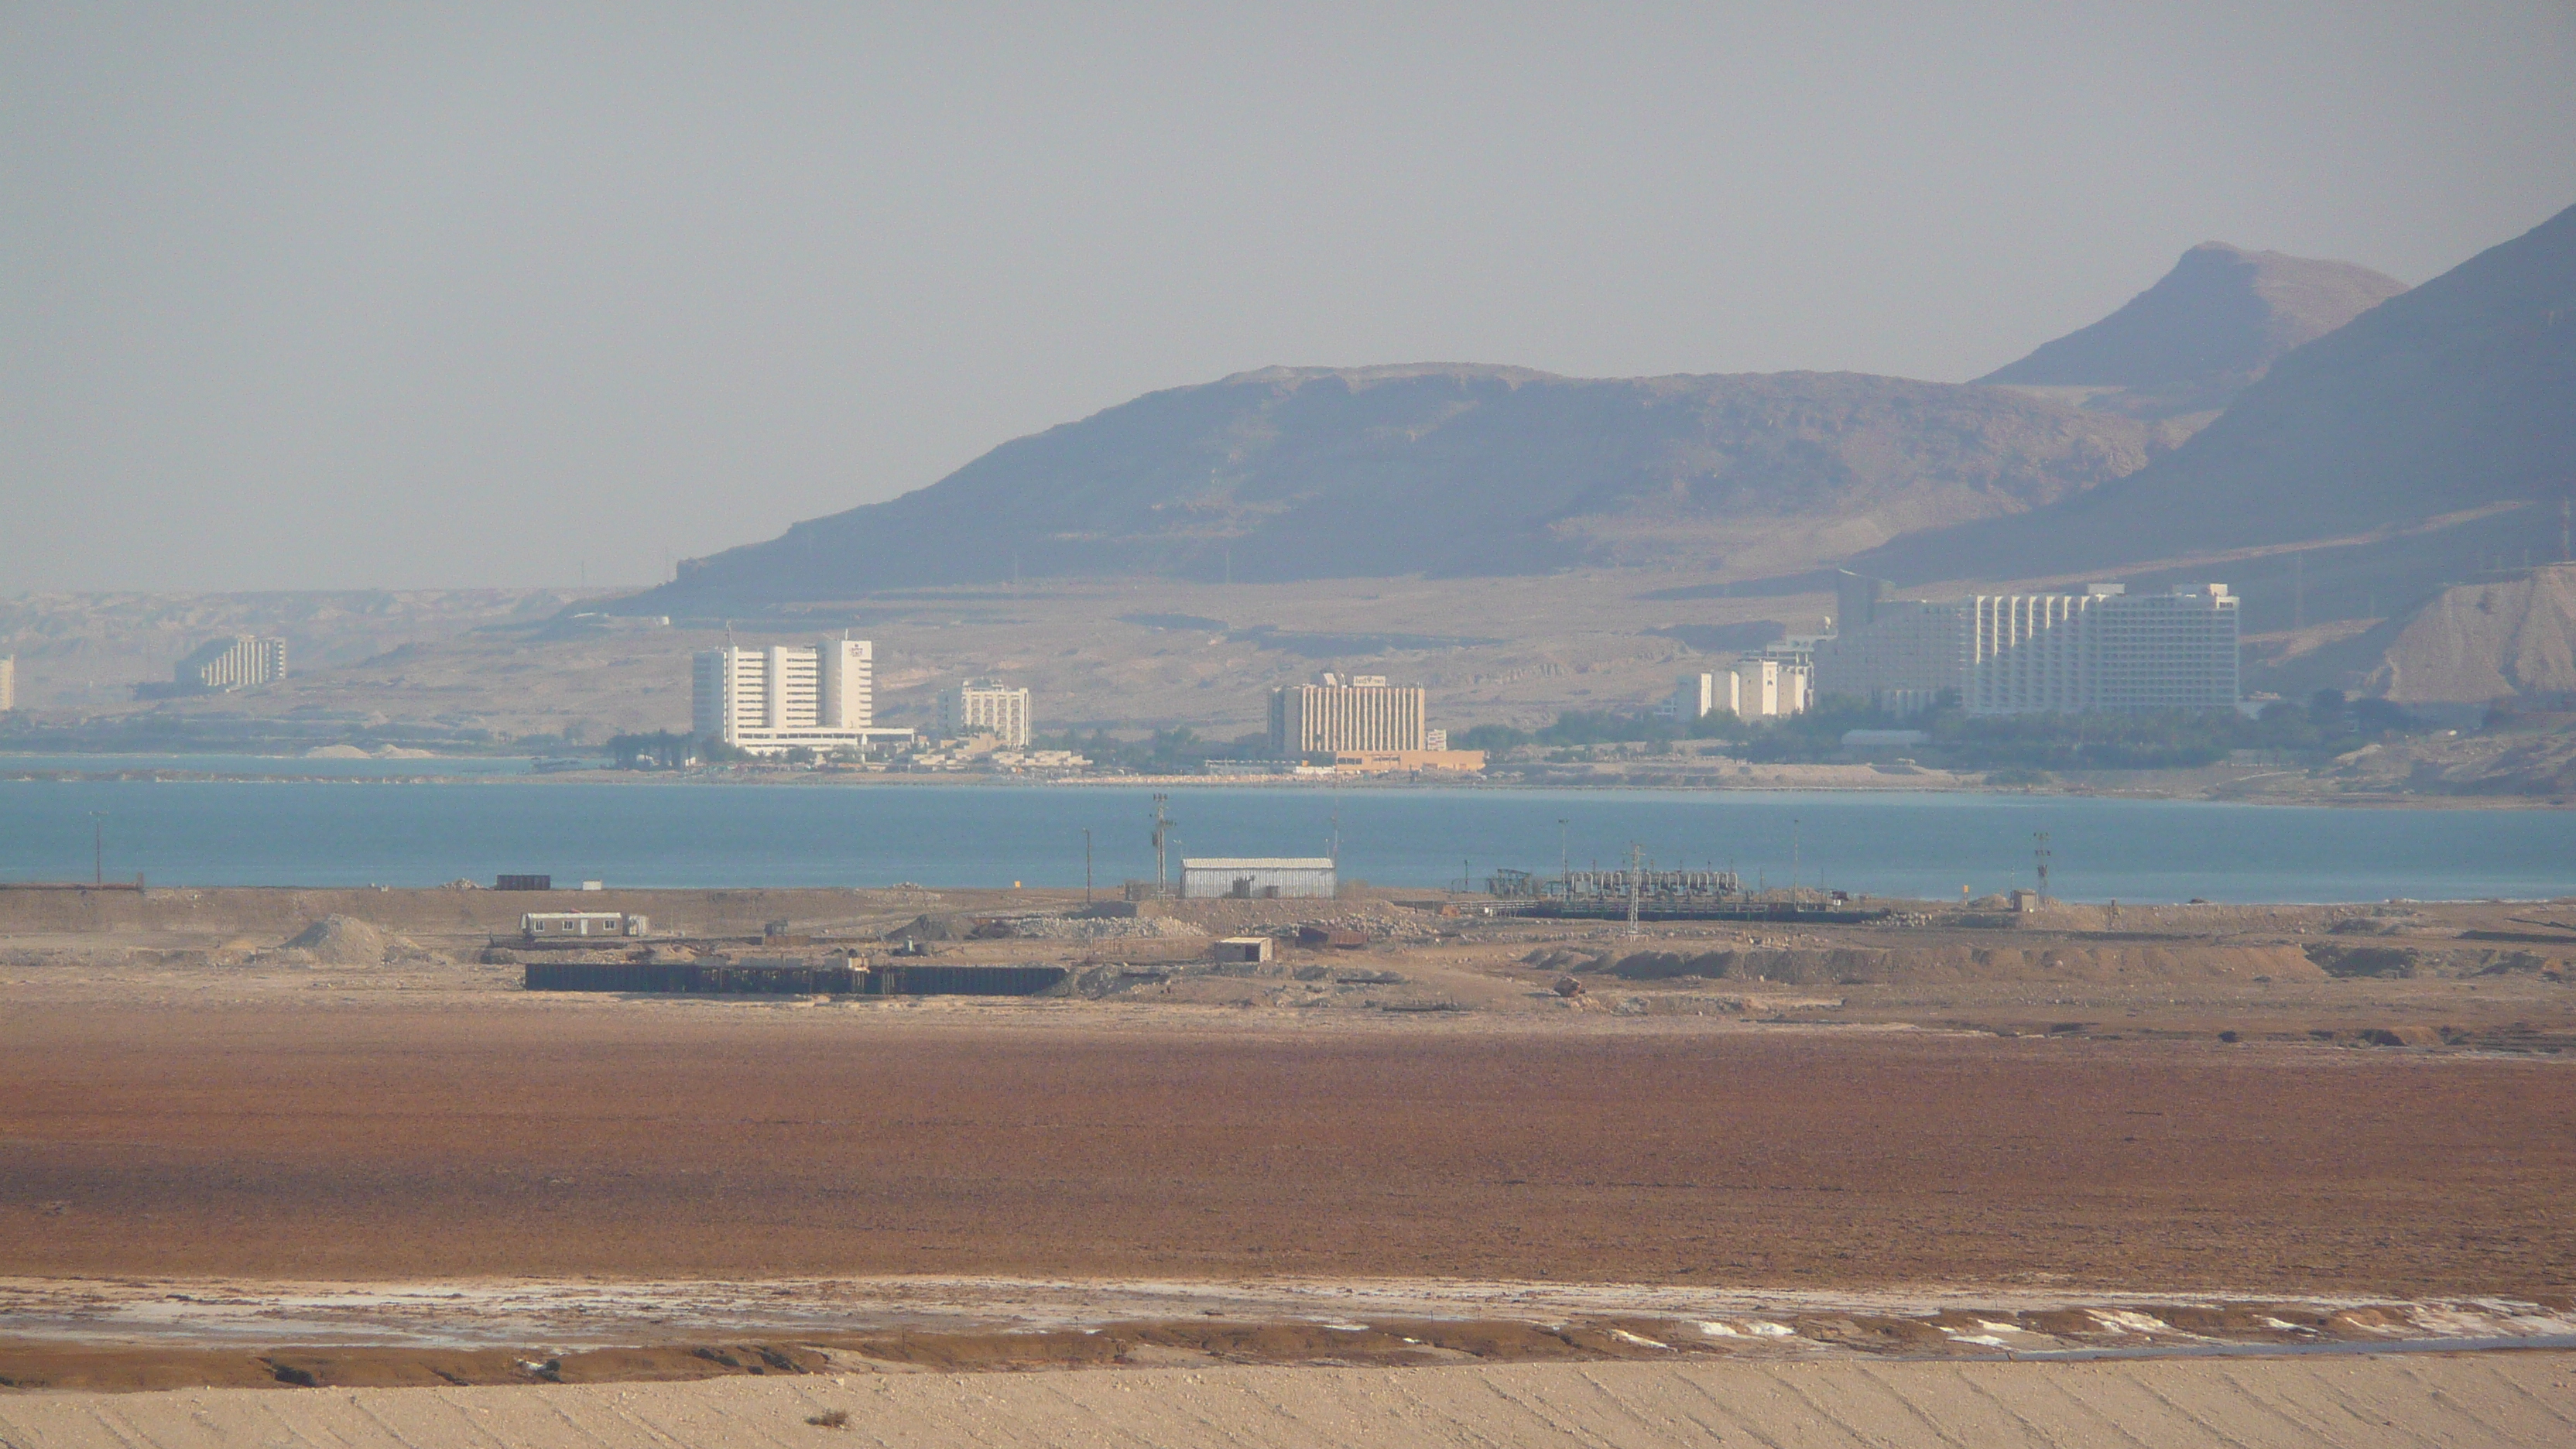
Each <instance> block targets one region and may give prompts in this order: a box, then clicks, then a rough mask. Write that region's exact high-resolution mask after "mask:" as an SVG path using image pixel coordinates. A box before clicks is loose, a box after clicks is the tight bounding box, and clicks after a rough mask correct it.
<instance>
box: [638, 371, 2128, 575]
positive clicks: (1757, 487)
mask: <svg viewBox="0 0 2576 1449" xmlns="http://www.w3.org/2000/svg"><path fill="white" fill-rule="evenodd" d="M2150 451H2151V445H2150V438H2149V433H2148V430H2147V429H2146V428H2145V427H2144V426H2143V425H2141V424H2139V423H2136V422H2134V421H2132V420H2130V419H2127V418H2122V417H2117V416H2113V415H2110V414H2105V413H2088V412H2083V411H2080V410H2078V409H2075V408H2071V407H2067V406H2065V405H2063V404H2060V403H2057V402H2054V401H2049V400H2045V399H2039V398H2033V397H2028V396H2025V395H2021V394H2018V393H2014V392H2011V391H2008V390H2004V389H1997V388H1985V387H1975V386H1958V385H1952V384H1945V383H1930V382H1914V381H1909V380H1906V379H1903V378H1889V377H1871V376H1865V375H1862V374H1857V373H1779V374H1761V375H1744V376H1721V377H1659V378H1624V379H1588V378H1569V377H1557V376H1553V375H1550V374H1547V373H1541V372H1532V371H1529V370H1527V369H1522V368H1509V367H1481V366H1453V365H1423V366H1404V367H1365V368H1284V367H1283V368H1267V369H1264V370H1262V371H1258V372H1247V373H1242V374H1239V375H1237V376H1234V377H1229V378H1225V379H1223V380H1221V381H1217V382H1212V383H1208V384H1205V385H1203V386H1199V387H1186V388H1176V389H1173V390H1171V391H1168V392H1158V393H1152V394H1148V395H1147V396H1145V397H1141V398H1138V399H1136V400H1135V401H1133V402H1130V403H1126V404H1124V405H1122V406H1119V407H1115V408H1111V409H1109V410H1108V411H1106V412H1102V413H1099V414H1096V415H1094V416H1092V417H1089V418H1085V419H1082V420H1081V421H1079V422H1073V423H1067V424H1065V425H1063V426H1061V427H1057V428H1051V429H1049V430H1047V431H1046V432H1043V433H1040V434H1037V435H1036V436H1034V437H1027V438H1021V439H1017V440H1015V441H1012V442H1009V443H1005V444H1003V445H1002V446H1000V447H998V448H995V449H994V450H993V451H992V452H990V453H987V454H986V455H984V456H983V457H982V458H979V459H977V460H976V461H974V462H972V463H970V464H968V465H967V466H965V467H964V468H961V469H959V470H958V471H957V472H956V473H954V474H951V475H950V476H949V477H947V478H944V479H942V480H940V481H939V482H937V483H934V484H932V485H931V486H929V487H927V488H923V489H921V490H919V491H917V492H913V493H909V494H906V495H904V496H903V497H901V498H898V499H895V500H893V501H892V502H888V503H879V504H870V505H868V506H865V507H861V508H854V509H852V510H850V511H848V512H846V513H840V514H835V515H832V516H831V517H828V518H821V519H815V520H812V521H809V522H805V523H800V524H798V525H796V526H795V527H794V528H791V529H790V530H788V532H787V534H786V535H785V536H784V537H782V538H779V539H776V540H773V541H771V542H769V543H764V544H757V545H752V546H750V547H746V548H739V549H733V550H730V551H728V552H725V553H721V554H717V555H715V556H713V557H711V558H705V559H697V560H691V561H690V562H689V563H687V564H686V565H684V566H683V568H682V570H681V574H680V577H679V579H678V581H677V582H675V583H672V584H670V585H667V586H665V587H662V588H659V589H655V590H652V591H650V592H648V593H645V594H642V595H639V596H637V597H635V598H633V599H630V600H628V601H626V602H625V603H623V604H621V605H620V606H619V607H621V608H624V609H627V610H630V611H634V612H642V613H652V614H672V615H704V614H707V613H710V612H722V611H725V610H736V611H739V610H742V609H746V608H751V607H758V606H765V605H773V604H777V603H781V602H786V601H800V600H801V601H818V600H842V599H852V598H857V597H860V596H863V595H866V594H869V593H873V592H876V591H879V590H883V589H889V588H901V587H907V586H915V585H925V584H942V583H944V584H957V583H987V582H995V581H1008V580H1011V579H1014V578H1041V577H1053V576H1092V577H1097V576H1102V575H1125V576H1156V575H1160V576H1174V577H1180V578H1187V579H1196V580H1204V581H1211V582H1221V581H1225V580H1229V579H1230V580H1236V581H1246V582H1250V581H1279V580H1295V579H1327V578H1356V577H1371V576H1378V577H1391V576H1401V575H1426V574H1427V575H1434V576H1442V575H1507V574H1526V573H1536V572H1545V571H1548V570H1552V569H1557V568H1563V567H1566V566H1569V565H1577V564H1593V565H1598V564H1629V563H1659V564H1664V565H1671V564H1674V563H1680V562H1688V563H1693V564H1698V565H1701V566H1714V565H1715V564H1717V563H1718V561H1719V560H1721V559H1723V558H1726V557H1728V556H1730V555H1732V554H1734V553H1737V552H1741V551H1746V550H1751V551H1753V552H1755V553H1757V554H1760V555H1763V556H1764V557H1765V560H1766V563H1767V565H1769V566H1766V567H1764V568H1762V569H1761V570H1759V571H1761V572H1772V571H1775V569H1777V568H1790V569H1794V568H1798V567H1807V566H1812V564H1813V563H1814V562H1815V561H1816V560H1818V559H1821V558H1824V557H1830V556H1836V555H1840V554H1844V553H1850V552H1852V551H1854V550H1857V549H1862V548H1867V547H1870V546H1871V545H1873V544H1876V543H1879V542H1882V541H1884V540H1886V539H1888V538H1892V537H1895V536H1896V535H1898V534H1902V533H1905V532H1908V531H1911V530H1914V529H1920V528H1925V527H1929V526H1932V525H1935V524H1942V523H1954V522H1959V521H1962V520H1965V519H1971V518H1986V517H1992V516H1996V515H1999V514H2010V513H2018V512H2020V511H2022V510H2024V509H2028V508H2032V507H2036V506H2038V505H2040V504H2044V503H2047V502H2050V501H2052V500H2054V499H2058V498H2062V497H2065V496H2067V495H2068V494H2072V493H2078V492H2082V491H2084V490H2086V489H2089V488H2094V487H2098V486H2100V485H2101V484H2103V483H2106V482H2109V481H2110V480H2112V479H2114V478H2118V477H2120V476H2122V475H2124V474H2127V473H2130V472H2133V471H2135V470H2136V469H2137V468H2138V467H2140V466H2141V465H2143V464H2144V463H2145V462H2146V461H2147V458H2148V456H2149V453H2150Z"/></svg>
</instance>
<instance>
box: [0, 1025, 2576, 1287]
mask: <svg viewBox="0 0 2576 1449" xmlns="http://www.w3.org/2000/svg"><path fill="white" fill-rule="evenodd" d="M2571 1185H2576V1072H2571V1071H2570V1070H2569V1069H2568V1067H2567V1066H2566V1065H2565V1064H2563V1063H2558V1062H2552V1061H2539V1060H2512V1059H2498V1058H2488V1057H2480V1056H2475V1055H2432V1054H2413V1053H2368V1052H2349V1051H2344V1052H2338V1051H2330V1050H2323V1049H2318V1050H2309V1049H2302V1048H2290V1047H2279V1048H2273V1047H2261V1048H2258V1047H2254V1046H2251V1045H2247V1046H2235V1047H2231V1046H2225V1045H2221V1044H2218V1043H2215V1042H2211V1043H2206V1044H2203V1043H2174V1042H2134V1041H2084V1040H2071V1041H2070V1040H2050V1039H2028V1038H2024V1039H2003V1038H1996V1037H1991V1036H1968V1035H1956V1036H1953V1035H1934V1034H1918V1033H1888V1032H1875V1031H1864V1030H1833V1029H1814V1030H1797V1029H1779V1030H1746V1029H1741V1028H1738V1029H1734V1030H1699V1029H1692V1028H1686V1027H1682V1026H1672V1027H1663V1028H1657V1029H1652V1030H1636V1031H1629V1030H1625V1029H1623V1030H1619V1031H1609V1030H1601V1031H1592V1030H1586V1031H1536V1030H1531V1031H1519V1030H1515V1031H1481V1030H1465V1029H1459V1030H1428V1029H1425V1030H1393V1029H1366V1030H1361V1029H1344V1028H1300V1027H1295V1026H1285V1027H1280V1026H1254V1025H1249V1024H1247V1025H1246V1026H1244V1027H1240V1028H1234V1027H1226V1026H1222V1025H1210V1024H1205V1023H1200V1024H1194V1025H1193V1024H1179V1025H1172V1026H1161V1025H1141V1026H1140V1025H1137V1024H1134V1023H1133V1022H1128V1023H1125V1024H1121V1025H1117V1026H1115V1027H1099V1026H1091V1025H1085V1024H1084V1022H1083V1020H1082V1019H1081V1018H1080V1017H1079V1016H1067V1017H1065V1018H1064V1019H1062V1020H1052V1019H1050V1021H1049V1024H1047V1025H1044V1026H1042V1027H1031V1026H1016V1027H1002V1026H997V1025H995V1024H993V1023H991V1022H984V1021H975V1020H965V1019H947V1018H930V1019H925V1018H924V1016H923V1015H922V1014H904V1013H896V1012H884V1011H852V1010H834V1009H817V1010H806V1011H787V1010H771V1009H708V1010H698V1011H693V1010H683V1009H655V1010H650V1011H639V1010H618V1009H606V1010H551V1009H549V1010H524V1011H520V1010H508V1011H503V1010H488V1009H473V1010H466V1009H456V1010H449V1009H442V1008H437V1007H433V1006H427V1005H424V1006H422V1007H421V1008H419V1009H407V1010H399V1011H395V1010H384V1011H378V1010H331V1011H322V1010H310V1009H299V1008H295V1007H286V1008H282V1009H281V1008H276V1007H271V1006H264V1005H261V1004H258V1003H256V1002H254V1003H248V1004H241V1005H227V1004H224V1003H220V1002H205V1003H200V1004H197V1005H194V1006H192V1007H190V1008H189V1009H186V1010H177V1009H169V1008H167V1007H160V1006H153V1005H149V1004H146V1005H140V1006H134V1007H123V1006H119V1005H117V1004H115V1003H108V1002H93V1003H85V1004H78V1005H73V1004H63V1005H57V1006H52V1007H46V1008H42V1009H21V1010H14V1011H10V1012H7V1013H6V1014H0V1274H17V1275H56V1276H60V1275H203V1274H237V1275H249V1276H267V1277H281V1278H300V1279H315V1278H348V1279H359V1278H365V1279H375V1278H390V1277H405V1278H418V1277H435V1276H446V1275H468V1274H488V1275H549V1274H554V1275H561V1274H601V1275H615V1276H634V1277H643V1276H664V1277H680V1276H690V1275H700V1276H709V1277H742V1278H751V1277H760V1276H764V1275H788V1274H832V1273H850V1274H883V1273H1015V1274H1064V1275H1097V1276H1104V1277H1106V1276H1120V1277H1142V1276H1155V1275H1170V1276H1189V1277H1195V1276H1217V1275H1224V1276H1238V1275H1255V1276H1258V1275H1263V1274H1300V1275H1312V1276H1332V1275H1397V1276H1426V1275H1467V1276H1490V1277H1512V1278H1541V1277H1554V1278H1573V1279H1586V1280H1594V1281H1629V1282H1708V1283H1736V1284H1743V1283H1756V1284H1777V1285H1783V1286H1791V1285H1794V1286H1828V1285H1871V1284H1888V1283H1904V1282H1928V1281H1942V1282H1988V1283H2016V1282H2017V1283H2084V1284H2100V1285H2103V1286H2105V1287H2121V1286H2128V1285H2148V1284H2152V1285H2156V1286H2158V1287H2161V1288H2178V1287H2185V1286H2194V1285H2200V1286H2206V1287H2208V1288H2210V1289H2213V1290H2227V1291H2244V1290H2262V1291H2292V1290H2298V1291H2308V1292H2319V1293H2323V1292H2354V1293H2373V1294H2400V1295H2418V1294H2428V1293H2451V1294H2461V1293H2478V1292H2498V1293H2515V1294H2526V1295H2528V1294H2544V1293H2554V1292H2561V1291H2564V1290H2565V1289H2566V1288H2568V1287H2569V1286H2570V1285H2576V1196H2571V1194H2570V1193H2569V1188H2570V1186H2571Z"/></svg>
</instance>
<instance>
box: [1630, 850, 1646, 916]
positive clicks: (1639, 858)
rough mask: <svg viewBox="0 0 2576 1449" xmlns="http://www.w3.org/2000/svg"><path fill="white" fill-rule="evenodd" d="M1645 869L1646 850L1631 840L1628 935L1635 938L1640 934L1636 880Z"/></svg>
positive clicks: (1637, 882) (1637, 881)
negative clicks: (1638, 928)
mask: <svg viewBox="0 0 2576 1449" xmlns="http://www.w3.org/2000/svg"><path fill="white" fill-rule="evenodd" d="M1645 868H1646V848H1645V847H1644V846H1642V845H1639V844H1638V843H1637V842H1635V841H1633V840H1632V841H1629V842H1628V934H1629V935H1631V936H1635V935H1638V934H1640V932H1639V931H1638V930H1637V887H1638V884H1639V880H1638V878H1639V877H1640V876H1642V875H1644V874H1645Z"/></svg>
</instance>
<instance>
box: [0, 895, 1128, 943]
mask: <svg viewBox="0 0 2576 1449" xmlns="http://www.w3.org/2000/svg"><path fill="white" fill-rule="evenodd" d="M1067 894H1068V893H1066V892H1061V891H1058V892H1037V891H1026V892H1021V891H976V892H932V891H921V890H602V891H583V890H555V891H495V890H481V889H474V890H467V889H446V888H442V889H430V890H363V889H360V890H303V889H270V888H256V887H241V888H225V889H186V888H178V889H163V888H160V887H153V888H151V889H147V890H144V891H140V892H137V891H132V890H27V889H8V888H0V937H6V936H64V935H89V936H98V937H101V938H105V937H109V936H114V935H126V936H200V937H213V938H225V937H236V936H238V937H248V938H254V939H257V940H260V941H263V942H265V943H268V944H271V945H274V944H276V943H278V942H281V941H284V940H285V939H286V938H288V937H290V936H293V935H295V934H296V933H297V932H300V931H302V930H304V929H305V928H306V927H308V926H311V925H313V924H314V923H316V922H318V921H321V920H323V919H325V918H327V917H331V916H339V917H343V918H346V919H348V920H351V921H358V922H363V923H365V924H366V925H368V926H371V927H373V928H374V929H376V930H379V931H383V932H386V933H388V934H394V935H402V936H410V937H414V938H420V937H437V936H451V937H481V936H494V935H516V934H517V933H518V930H519V917H520V915H521V914H522V913H523V912H527V911H623V912H633V913H635V914H638V915H644V916H648V917H651V918H652V921H653V926H654V929H655V930H657V931H666V932H681V933H688V934H700V935H736V936H756V935H758V934H760V931H761V928H762V927H763V926H764V925H766V924H768V923H769V922H772V921H781V920H783V921H786V922H788V923H789V924H790V926H791V927H793V928H795V929H799V930H822V929H829V928H833V927H850V928H859V927H862V926H867V925H878V924H881V923H882V922H883V921H885V920H887V919H889V918H892V919H900V918H901V916H904V915H910V914H914V913H918V912H921V911H923V910H925V909H927V910H934V911H974V910H982V911H986V912H990V911H992V910H993V909H995V908H996V907H997V906H1002V905H1007V904H1009V903H1012V902H1020V903H1022V904H1021V907H1020V908H1021V909H1030V908H1035V907H1039V906H1058V905H1061V904H1062V902H1063V900H1064V898H1065V897H1066V895H1067ZM1069 894H1070V895H1071V897H1072V898H1073V899H1074V900H1076V901H1078V900H1079V899H1080V898H1081V892H1079V891H1075V892H1071V893H1069ZM898 913H900V914H898Z"/></svg>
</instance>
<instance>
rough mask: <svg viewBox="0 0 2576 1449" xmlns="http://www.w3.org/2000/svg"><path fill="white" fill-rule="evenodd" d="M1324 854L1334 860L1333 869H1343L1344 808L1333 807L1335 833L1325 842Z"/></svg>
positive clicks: (1326, 838)
mask: <svg viewBox="0 0 2576 1449" xmlns="http://www.w3.org/2000/svg"><path fill="white" fill-rule="evenodd" d="M1324 854H1325V855H1327V856H1329V857H1331V858H1332V862H1333V869H1334V870H1335V871H1339V870H1340V869H1341V867H1342V807H1341V806H1339V805H1335V806H1334V807H1333V833H1332V834H1331V835H1329V836H1327V837H1325V840H1324Z"/></svg>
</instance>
